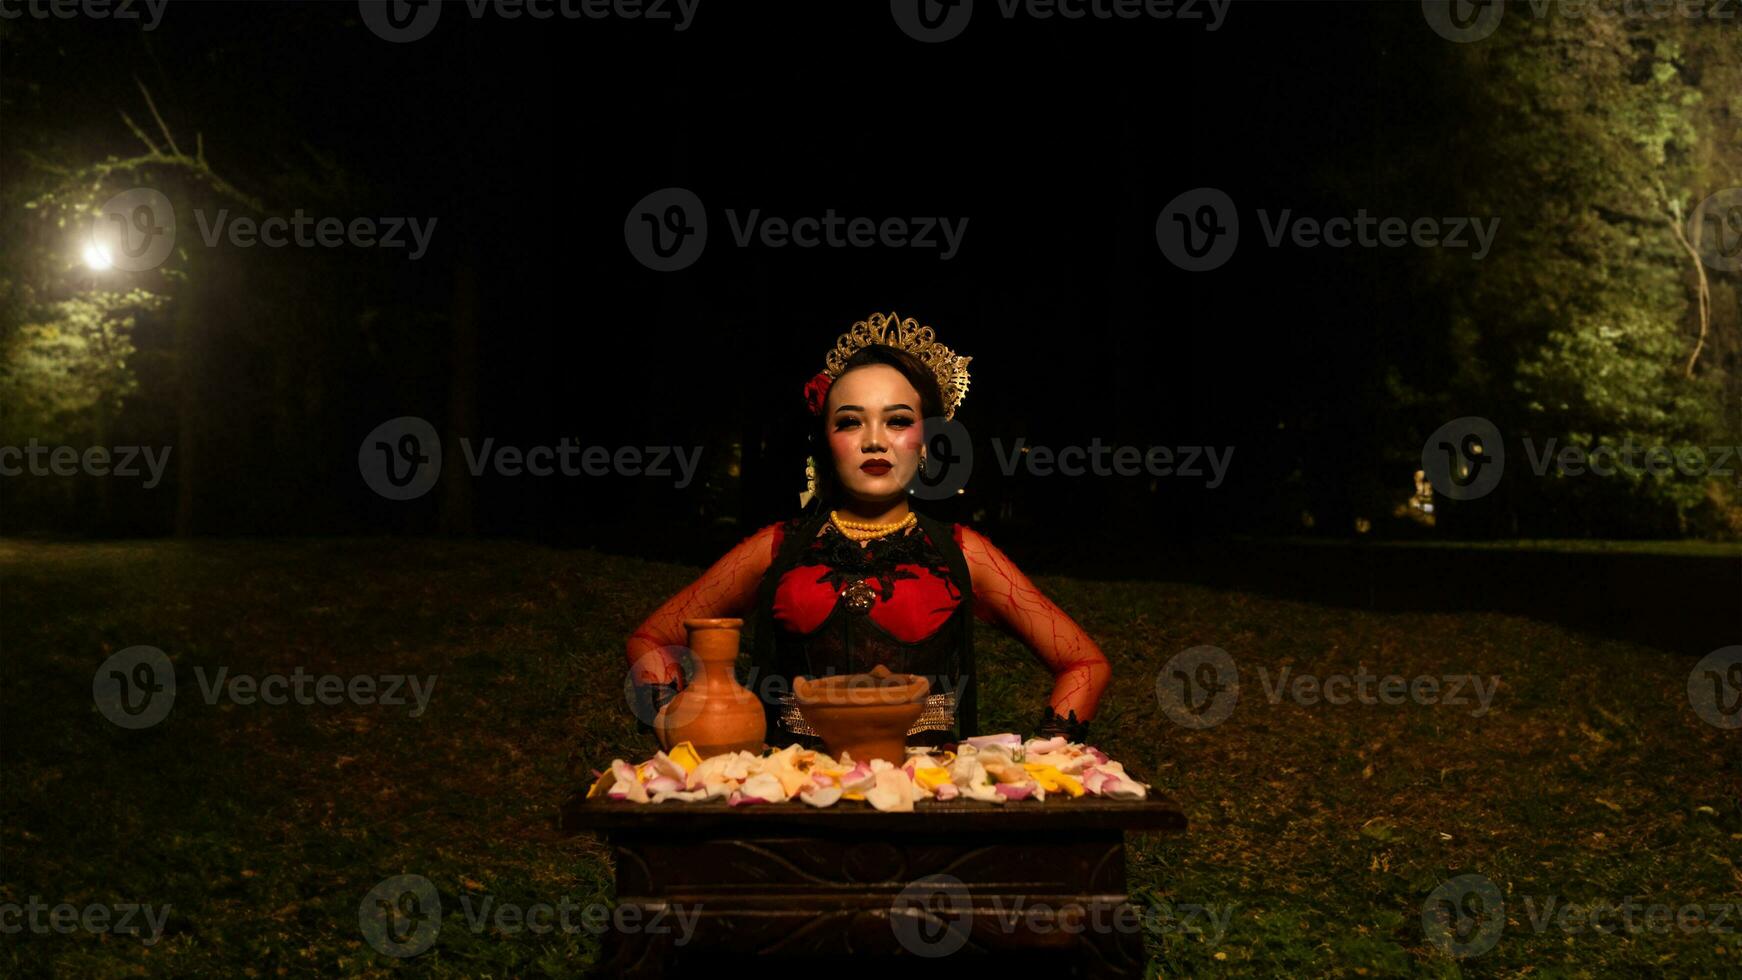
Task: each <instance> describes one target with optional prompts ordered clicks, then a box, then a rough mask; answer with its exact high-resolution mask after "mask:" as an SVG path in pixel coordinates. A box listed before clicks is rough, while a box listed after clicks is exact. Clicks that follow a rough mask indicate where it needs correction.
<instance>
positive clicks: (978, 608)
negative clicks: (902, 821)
mask: <svg viewBox="0 0 1742 980" xmlns="http://www.w3.org/2000/svg"><path fill="white" fill-rule="evenodd" d="M968 360H969V359H968V358H965V357H958V356H957V355H956V354H955V353H954V352H953V351H951V350H950V349H949V348H947V347H944V346H943V345H942V344H939V343H937V342H936V340H935V339H934V337H933V333H932V329H931V328H930V327H923V328H922V327H920V326H919V325H918V324H917V323H916V322H915V321H914V320H913V319H912V318H909V319H907V320H905V321H903V320H899V319H897V318H896V317H895V316H894V315H893V314H891V315H890V316H884V315H882V314H874V315H872V316H871V317H870V318H869V319H868V320H864V321H860V322H858V323H855V324H854V325H853V328H852V330H850V331H848V332H847V333H846V334H843V335H842V336H841V338H840V340H839V341H837V343H836V346H835V350H834V351H832V352H831V353H830V354H829V357H828V359H827V364H828V366H827V367H826V368H825V369H824V370H823V371H822V372H820V373H819V374H818V375H817V376H816V377H815V378H813V379H812V380H811V382H810V384H808V385H807V386H806V387H805V395H806V402H807V405H808V407H809V408H810V410H811V412H812V413H813V414H814V415H817V416H819V417H820V421H819V423H818V425H817V428H816V429H814V430H813V432H812V442H813V445H815V446H817V447H818V450H817V451H816V452H814V453H813V465H812V472H811V476H812V481H813V489H807V492H806V494H804V495H802V496H801V500H803V499H807V498H808V502H809V506H808V507H807V508H806V510H805V511H804V512H802V513H800V514H799V515H798V516H797V517H794V518H792V519H791V520H788V521H784V522H782V523H778V524H770V525H768V526H767V527H765V528H763V529H761V530H760V531H757V532H756V533H755V534H752V535H751V536H750V537H748V538H745V539H744V540H743V541H742V542H740V543H739V544H738V545H737V546H736V547H734V548H733V549H732V550H731V551H729V552H727V553H726V555H725V556H724V557H723V558H721V559H720V560H719V561H717V562H715V563H714V565H713V567H711V568H709V569H708V570H707V571H706V572H703V573H702V575H701V577H700V578H698V579H696V580H695V581H694V582H692V583H690V585H689V586H687V587H685V588H684V589H683V590H682V591H680V592H678V593H677V594H676V595H674V596H672V597H671V598H670V599H668V600H667V601H666V602H665V603H664V604H663V605H661V606H660V607H659V608H658V609H656V610H654V612H653V614H652V615H650V616H648V617H647V619H646V621H645V622H643V623H642V624H641V626H640V628H638V629H637V630H636V631H635V632H634V633H633V634H632V635H631V636H630V637H629V642H628V656H629V663H630V676H631V678H632V680H633V682H634V685H635V690H636V693H637V696H638V698H639V701H638V707H637V714H638V715H640V716H641V718H642V721H643V722H644V723H645V722H647V721H649V720H650V719H651V718H652V717H653V713H654V712H656V711H657V710H658V707H659V706H660V705H662V704H663V703H664V702H665V701H667V700H669V699H670V698H671V697H673V696H675V694H676V693H677V691H678V690H679V689H680V687H681V682H682V671H681V669H680V665H679V662H678V656H677V655H678V654H679V653H680V652H681V651H682V649H683V643H684V642H685V640H686V636H685V632H684V628H683V621H684V620H685V619H690V618H703V617H720V616H731V617H743V618H746V619H748V620H750V621H751V623H752V624H753V627H752V638H753V644H754V645H753V647H752V650H753V666H754V670H753V672H752V673H751V675H750V677H749V679H748V685H747V686H749V687H750V688H751V690H753V691H755V692H756V694H757V696H758V697H759V698H761V699H762V702H763V705H764V708H765V710H766V711H767V713H768V735H767V742H768V744H770V745H773V746H777V747H778V746H784V745H788V744H790V743H792V742H795V741H796V742H800V743H802V744H813V743H814V738H813V733H811V731H810V730H809V728H808V727H806V726H805V724H804V721H803V718H802V717H801V716H800V715H799V714H798V711H797V709H796V707H794V706H793V705H792V704H791V701H790V695H791V691H792V679H793V678H794V677H798V676H805V677H816V676H821V675H828V674H849V673H863V672H866V671H869V670H870V669H871V668H872V667H874V666H876V665H878V664H884V665H886V666H887V667H888V668H889V669H890V670H892V671H895V672H896V673H912V674H921V675H924V676H926V677H928V678H930V679H931V682H932V687H931V690H932V692H933V693H932V694H931V696H930V698H929V699H928V704H927V708H926V711H925V713H924V714H922V715H921V717H920V719H919V721H918V722H917V723H916V724H915V726H914V730H913V731H912V732H910V733H909V735H910V737H909V743H910V744H915V745H937V744H942V743H946V742H952V741H955V740H957V739H960V738H965V737H967V736H970V735H977V734H980V732H979V731H978V729H977V722H978V719H977V712H976V683H975V682H976V678H975V676H974V663H973V642H972V626H973V620H974V619H976V618H978V619H980V620H982V621H984V622H987V623H991V624H993V625H995V626H998V627H999V628H1001V629H1003V630H1005V631H1006V632H1008V633H1010V634H1011V635H1013V636H1015V637H1016V638H1017V639H1019V640H1021V641H1022V642H1023V643H1024V644H1026V645H1027V646H1028V648H1029V649H1030V650H1032V651H1033V652H1034V654H1035V656H1037V657H1038V658H1039V659H1040V661H1041V662H1042V663H1043V664H1045V665H1046V666H1047V668H1048V669H1049V670H1050V671H1051V672H1052V675H1053V684H1052V692H1051V695H1050V697H1049V698H1048V699H1047V700H1048V703H1047V706H1046V708H1045V709H1044V710H1043V711H1042V715H1041V718H1040V722H1039V725H1038V726H1037V731H1036V733H1035V734H1039V735H1042V736H1050V735H1064V736H1066V737H1067V738H1069V739H1070V740H1071V741H1077V742H1080V741H1083V740H1084V738H1085V737H1086V736H1087V731H1088V723H1089V721H1090V720H1091V719H1092V718H1093V717H1094V715H1095V707H1096V705H1097V703H1098V702H1099V701H1100V698H1101V692H1102V691H1103V690H1104V689H1105V688H1106V686H1107V682H1108V680H1109V678H1110V676H1111V673H1112V671H1111V668H1110V667H1109V665H1108V663H1107V658H1106V657H1105V656H1103V655H1102V653H1101V651H1100V649H1099V648H1098V647H1096V645H1095V641H1094V640H1091V639H1090V638H1089V636H1088V634H1087V633H1084V632H1083V630H1082V628H1081V627H1079V626H1078V625H1077V624H1076V623H1075V622H1074V621H1072V619H1071V618H1070V617H1069V616H1067V615H1066V614H1065V613H1064V611H1063V610H1061V609H1059V607H1058V606H1056V605H1054V604H1053V603H1052V602H1051V601H1050V600H1049V599H1047V597H1046V596H1044V595H1042V594H1041V592H1040V590H1039V589H1037V588H1035V586H1034V583H1032V582H1030V581H1029V580H1028V577H1027V576H1025V575H1024V574H1022V572H1021V570H1019V569H1018V568H1017V567H1016V566H1015V565H1014V564H1013V563H1012V562H1011V561H1010V559H1009V558H1008V557H1006V556H1005V555H1004V553H1003V552H1002V551H999V550H998V548H996V547H995V546H993V544H992V543H991V542H990V541H988V540H986V538H985V537H983V536H982V535H980V534H978V533H977V532H975V531H974V530H972V529H971V528H968V527H967V526H965V525H962V524H954V525H945V524H941V523H939V522H937V521H934V520H932V519H931V518H928V517H925V516H924V515H921V514H919V513H918V512H916V511H914V510H913V509H912V508H911V506H910V504H909V499H908V498H909V497H910V495H911V494H912V493H913V491H912V490H911V489H909V487H910V484H912V483H913V481H914V477H915V475H916V474H917V473H918V472H919V470H920V467H921V466H922V465H923V464H924V460H925V439H924V433H923V430H922V420H924V419H937V418H943V419H950V418H952V417H953V416H954V414H955V410H956V406H957V405H958V404H960V402H961V400H962V397H963V395H964V394H965V393H966V391H967V383H968V373H967V363H968Z"/></svg>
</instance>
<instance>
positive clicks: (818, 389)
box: [804, 371, 835, 415]
mask: <svg viewBox="0 0 1742 980" xmlns="http://www.w3.org/2000/svg"><path fill="white" fill-rule="evenodd" d="M834 383H835V379H834V378H831V377H829V373H828V372H827V371H818V372H817V376H816V377H814V378H812V379H810V382H809V383H808V384H806V385H805V386H804V403H805V407H807V408H809V409H810V410H811V414H812V415H821V414H823V406H824V405H826V404H828V400H829V386H830V385H832V384H834Z"/></svg>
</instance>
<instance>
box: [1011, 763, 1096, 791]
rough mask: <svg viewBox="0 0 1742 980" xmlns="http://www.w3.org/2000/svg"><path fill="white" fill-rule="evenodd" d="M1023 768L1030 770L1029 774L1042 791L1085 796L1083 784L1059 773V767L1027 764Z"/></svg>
mask: <svg viewBox="0 0 1742 980" xmlns="http://www.w3.org/2000/svg"><path fill="white" fill-rule="evenodd" d="M1022 768H1024V769H1026V770H1028V774H1029V775H1030V776H1033V777H1034V781H1035V782H1037V783H1039V784H1040V785H1041V788H1042V789H1046V790H1050V791H1053V792H1057V791H1058V790H1061V789H1062V790H1064V791H1065V792H1067V793H1069V794H1071V795H1072V796H1082V795H1083V792H1084V790H1083V784H1082V783H1080V782H1078V781H1077V780H1075V779H1072V778H1071V777H1070V776H1067V775H1065V774H1064V773H1062V772H1059V771H1058V767H1057V766H1049V765H1045V764H1044V763H1039V762H1025V763H1023V764H1022Z"/></svg>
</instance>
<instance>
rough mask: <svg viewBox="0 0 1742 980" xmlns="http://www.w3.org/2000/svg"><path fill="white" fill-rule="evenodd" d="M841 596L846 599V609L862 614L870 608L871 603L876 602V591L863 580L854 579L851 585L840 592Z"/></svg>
mask: <svg viewBox="0 0 1742 980" xmlns="http://www.w3.org/2000/svg"><path fill="white" fill-rule="evenodd" d="M841 596H842V598H844V599H846V601H847V608H848V609H851V610H853V611H854V612H864V611H865V610H867V609H870V608H871V603H873V602H876V601H877V589H876V587H875V586H873V585H872V584H871V583H870V582H867V581H866V580H864V579H856V580H854V582H853V584H852V585H849V586H847V587H846V588H845V589H842V590H841Z"/></svg>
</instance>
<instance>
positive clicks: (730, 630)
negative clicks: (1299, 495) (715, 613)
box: [653, 619, 768, 759]
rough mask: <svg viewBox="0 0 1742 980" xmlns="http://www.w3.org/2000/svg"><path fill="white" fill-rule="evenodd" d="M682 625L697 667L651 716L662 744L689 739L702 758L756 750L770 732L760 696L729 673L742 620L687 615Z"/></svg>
mask: <svg viewBox="0 0 1742 980" xmlns="http://www.w3.org/2000/svg"><path fill="white" fill-rule="evenodd" d="M683 625H684V629H686V630H688V631H689V647H690V652H691V653H693V654H694V655H695V668H696V673H695V676H694V677H691V678H690V682H689V686H687V687H685V688H684V689H683V690H682V691H679V692H678V695H677V697H674V698H672V699H671V700H670V701H668V702H666V705H665V707H663V708H661V709H660V711H659V714H658V715H657V716H655V718H654V720H653V730H654V732H655V733H656V734H657V735H658V736H659V742H660V744H661V745H663V746H664V747H665V748H667V749H669V748H671V747H672V746H674V745H676V744H678V743H679V742H689V743H691V744H692V745H694V746H695V748H696V752H697V753H699V754H700V755H701V757H702V758H704V759H705V758H707V757H708V756H711V755H719V754H720V753H722V752H740V751H746V752H756V753H760V752H761V751H762V749H763V743H762V740H763V738H764V737H765V736H766V735H767V734H768V731H767V728H768V719H767V716H766V715H765V714H764V713H763V708H762V702H761V701H759V700H757V697H756V695H754V694H752V693H750V691H749V690H748V689H747V688H745V687H744V685H742V684H740V683H738V679H737V678H736V677H734V676H732V667H733V665H734V664H735V663H737V660H738V639H739V630H740V629H741V628H742V627H743V626H744V621H743V620H742V619H686V620H684V624H683Z"/></svg>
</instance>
